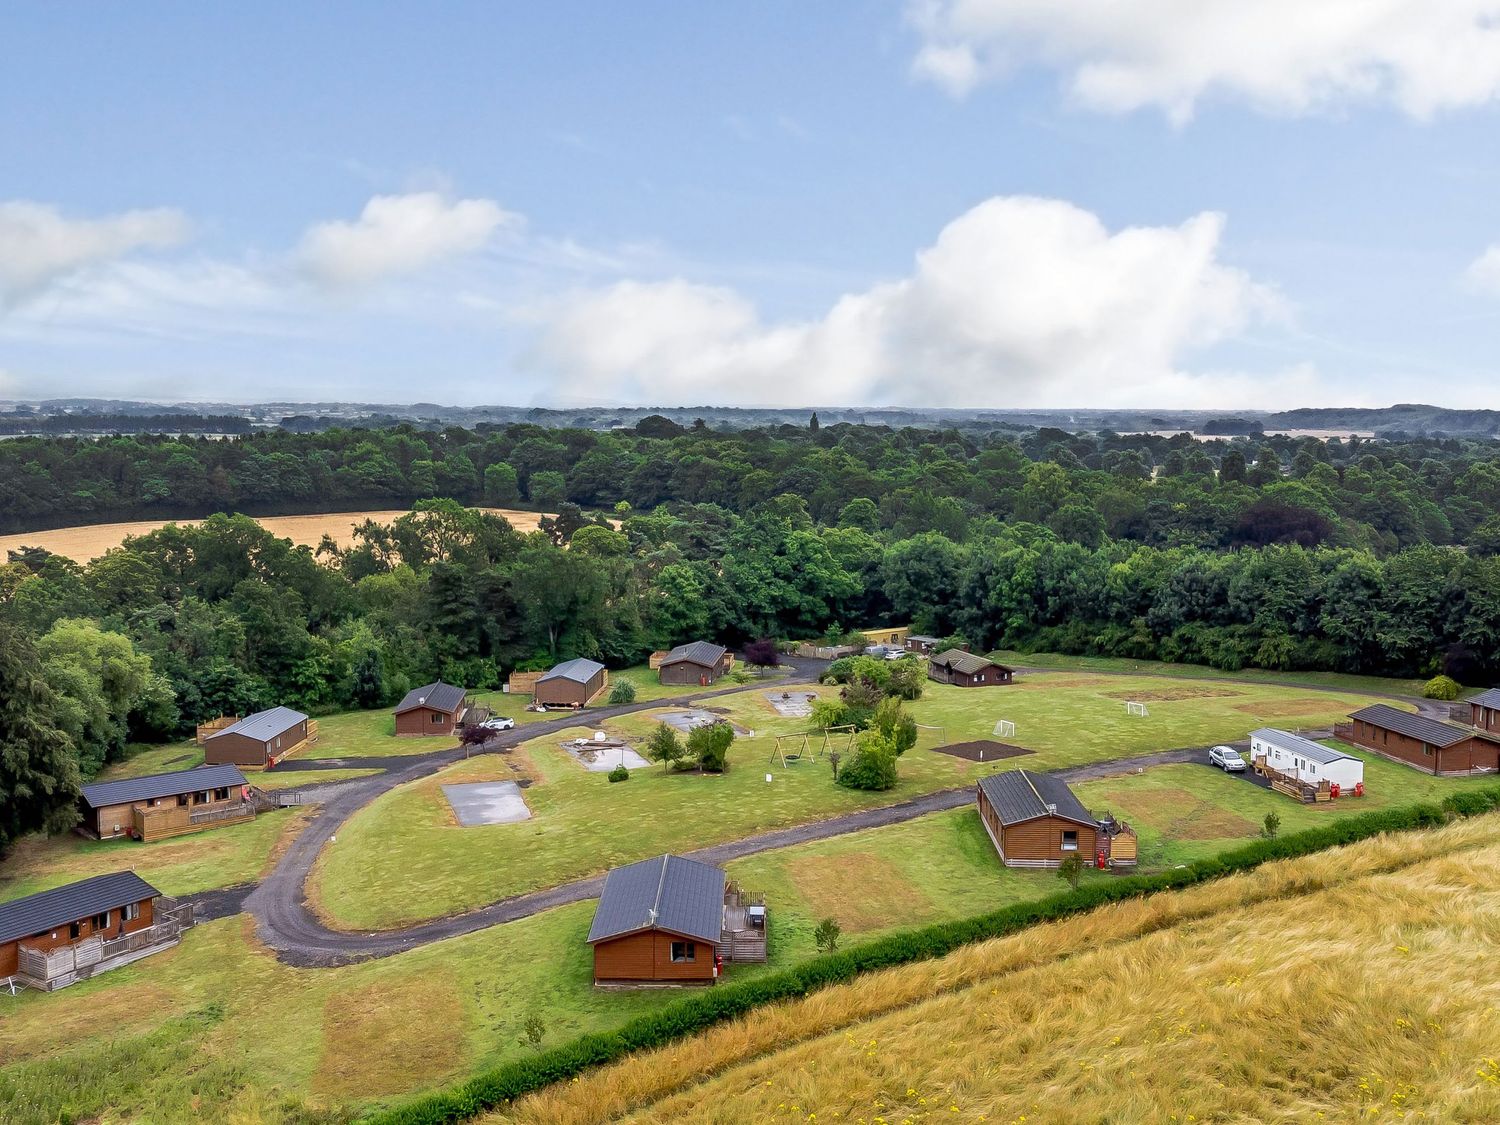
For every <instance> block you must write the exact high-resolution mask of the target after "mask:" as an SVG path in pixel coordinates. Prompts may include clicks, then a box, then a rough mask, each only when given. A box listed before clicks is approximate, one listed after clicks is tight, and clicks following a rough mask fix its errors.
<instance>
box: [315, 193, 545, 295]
mask: <svg viewBox="0 0 1500 1125" xmlns="http://www.w3.org/2000/svg"><path fill="white" fill-rule="evenodd" d="M519 222H520V217H519V216H517V215H515V214H513V213H511V212H509V211H506V210H505V209H504V208H502V207H501V206H500V205H499V204H498V203H495V202H494V201H493V200H489V199H459V200H451V201H450V200H449V199H447V198H446V197H445V196H443V195H441V194H439V193H438V192H430V191H429V192H414V193H412V194H409V195H377V196H375V197H374V198H372V199H371V200H370V201H369V202H368V203H366V204H365V207H364V210H363V211H361V212H360V216H359V218H358V219H357V220H355V221H354V222H352V223H351V222H327V223H319V224H318V225H317V226H314V227H312V228H311V229H309V230H308V231H307V233H306V234H305V235H303V237H302V242H301V244H300V246H299V247H298V249H297V254H296V258H297V261H298V263H299V265H300V266H301V267H302V269H303V270H304V271H305V272H306V274H307V275H308V276H309V277H311V278H313V279H314V280H315V281H317V282H319V283H321V284H324V285H327V286H329V287H331V288H355V287H359V286H363V285H369V284H372V283H374V282H377V281H382V280H385V279H386V278H390V277H396V276H399V275H402V274H410V273H415V272H418V271H420V270H422V269H425V268H426V267H428V266H430V265H432V264H434V263H435V262H438V261H441V260H443V259H445V258H453V257H458V256H460V255H464V254H472V253H474V252H475V251H478V250H482V249H483V248H484V247H485V246H486V245H487V244H488V243H489V241H490V239H491V238H493V237H494V235H495V234H496V232H498V231H499V230H501V229H502V228H505V227H511V226H516V225H518V224H519Z"/></svg>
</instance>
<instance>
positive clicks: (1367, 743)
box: [1337, 696, 1500, 775]
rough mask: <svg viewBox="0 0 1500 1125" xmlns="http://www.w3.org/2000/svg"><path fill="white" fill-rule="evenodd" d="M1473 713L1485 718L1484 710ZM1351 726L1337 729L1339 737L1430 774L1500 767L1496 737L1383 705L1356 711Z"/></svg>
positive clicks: (1499, 743)
mask: <svg viewBox="0 0 1500 1125" xmlns="http://www.w3.org/2000/svg"><path fill="white" fill-rule="evenodd" d="M1480 698H1481V699H1482V698H1483V696H1481V697H1480ZM1477 710H1479V711H1480V712H1481V718H1483V714H1482V712H1483V707H1480V708H1478V709H1477ZM1349 720H1350V721H1349V724H1348V725H1347V726H1341V727H1339V728H1338V731H1337V733H1338V735H1339V737H1341V738H1344V739H1347V740H1348V741H1349V742H1352V743H1354V744H1355V745H1356V746H1363V747H1364V748H1365V749H1367V750H1373V751H1375V752H1376V753H1377V754H1381V755H1383V756H1385V757H1387V758H1394V759H1395V760H1396V761H1398V762H1405V763H1406V764H1407V765H1409V766H1416V767H1417V768H1418V769H1422V770H1426V771H1427V772H1428V773H1432V774H1440V775H1443V774H1446V775H1454V774H1471V773H1493V772H1494V771H1495V770H1496V768H1497V767H1500V733H1492V732H1490V731H1489V730H1487V729H1483V728H1480V727H1477V726H1476V727H1472V728H1471V727H1462V726H1459V725H1458V724H1457V723H1445V722H1442V721H1441V720H1438V719H1429V718H1427V717H1426V716H1425V715H1414V714H1412V713H1411V712H1410V711H1402V710H1400V709H1399V708H1396V707H1392V706H1390V705H1389V704H1385V703H1377V704H1375V705H1374V706H1373V707H1366V708H1364V709H1363V710H1361V711H1356V712H1354V714H1353V715H1351V716H1349Z"/></svg>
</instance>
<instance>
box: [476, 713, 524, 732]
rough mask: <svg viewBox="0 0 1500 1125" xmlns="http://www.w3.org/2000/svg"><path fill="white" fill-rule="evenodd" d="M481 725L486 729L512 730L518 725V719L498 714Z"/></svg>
mask: <svg viewBox="0 0 1500 1125" xmlns="http://www.w3.org/2000/svg"><path fill="white" fill-rule="evenodd" d="M479 725H480V726H481V727H483V728H484V729H485V730H510V728H511V727H513V726H515V725H516V721H515V720H514V719H510V718H507V717H506V716H504V715H496V716H494V717H493V718H489V719H486V720H485V721H484V722H482V723H480V724H479Z"/></svg>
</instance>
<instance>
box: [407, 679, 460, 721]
mask: <svg viewBox="0 0 1500 1125" xmlns="http://www.w3.org/2000/svg"><path fill="white" fill-rule="evenodd" d="M467 694H468V693H467V692H466V691H465V690H464V689H463V688H461V687H454V686H453V685H452V684H445V683H443V681H442V680H438V681H437V682H436V683H432V684H428V685H427V686H426V687H419V688H412V689H411V691H409V692H407V693H406V698H405V699H403V700H402V701H401V702H400V703H399V704H398V705H397V707H396V714H398V715H399V714H401V713H402V712H404V711H415V710H416V709H417V708H418V707H431V708H432V709H433V710H434V711H442V712H443V713H444V714H448V715H454V714H457V713H458V709H459V708H460V707H462V706H463V702H464V696H465V695H467Z"/></svg>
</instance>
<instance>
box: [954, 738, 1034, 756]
mask: <svg viewBox="0 0 1500 1125" xmlns="http://www.w3.org/2000/svg"><path fill="white" fill-rule="evenodd" d="M933 750H935V751H937V753H939V754H952V755H953V756H954V757H955V758H963V759H964V760H965V761H969V762H998V761H1001V760H1002V759H1004V758H1019V757H1021V755H1023V754H1035V753H1036V751H1035V750H1028V749H1026V748H1025V747H1024V746H1012V745H1011V744H1010V743H1008V742H991V741H990V740H989V739H986V738H979V739H975V740H974V741H973V742H952V743H949V744H948V745H947V746H934V747H933Z"/></svg>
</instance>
